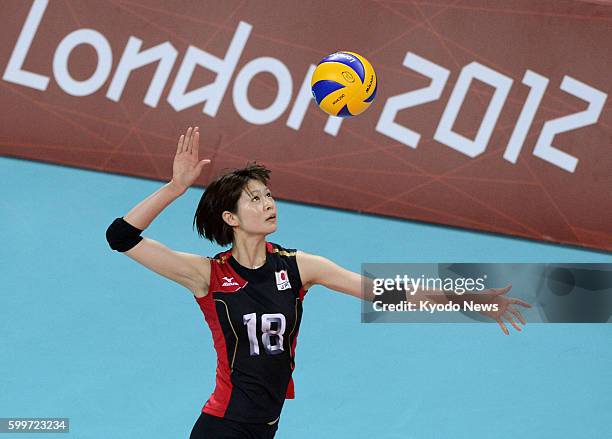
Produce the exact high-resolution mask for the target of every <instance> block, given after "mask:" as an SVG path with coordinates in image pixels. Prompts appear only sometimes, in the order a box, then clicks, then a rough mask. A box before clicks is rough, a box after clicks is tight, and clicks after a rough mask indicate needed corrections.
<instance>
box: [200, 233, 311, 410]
mask: <svg viewBox="0 0 612 439" xmlns="http://www.w3.org/2000/svg"><path fill="white" fill-rule="evenodd" d="M295 254H296V251H295V250H293V249H285V248H282V247H281V246H279V245H277V244H272V243H269V242H267V243H266V262H265V263H264V265H263V266H261V267H259V268H257V269H249V268H246V267H243V266H242V265H240V264H239V263H238V262H237V261H236V260H235V259H234V257H233V256H232V254H231V250H230V251H226V252H223V253H219V254H218V255H216V256H215V258H214V259H211V260H210V266H211V271H210V287H209V291H208V294H207V295H206V296H205V297H202V298H197V297H196V301H197V302H198V304H199V305H200V308H201V309H202V312H203V313H204V318H205V319H206V322H207V323H208V326H209V327H210V330H211V332H212V336H213V343H214V346H215V350H216V351H217V372H216V374H217V377H216V378H217V379H216V386H215V390H214V392H213V394H212V395H211V397H210V398H209V399H208V401H207V402H206V404H205V405H204V407H203V408H202V411H203V412H205V413H208V414H210V415H213V416H218V417H224V418H227V419H231V420H235V421H241V422H272V421H274V420H276V419H277V418H278V417H279V416H280V412H281V409H282V407H283V403H284V401H285V398H290V399H291V398H293V397H294V392H293V380H292V378H291V374H292V372H293V369H294V367H295V363H294V354H295V345H296V341H297V336H298V331H299V328H300V321H301V318H302V300H303V299H304V295H305V294H306V291H304V288H303V286H302V281H301V279H300V273H299V271H298V266H297V262H296V257H295Z"/></svg>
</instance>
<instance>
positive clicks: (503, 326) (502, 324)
mask: <svg viewBox="0 0 612 439" xmlns="http://www.w3.org/2000/svg"><path fill="white" fill-rule="evenodd" d="M497 323H498V324H499V326H500V327H501V328H502V331H504V334H506V335H510V331H508V328H506V325H504V322H502V321H501V319H497Z"/></svg>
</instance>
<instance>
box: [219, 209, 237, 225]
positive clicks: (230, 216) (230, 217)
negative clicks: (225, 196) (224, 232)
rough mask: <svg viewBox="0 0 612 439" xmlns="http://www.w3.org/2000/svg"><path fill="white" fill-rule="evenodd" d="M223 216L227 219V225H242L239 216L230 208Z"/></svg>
mask: <svg viewBox="0 0 612 439" xmlns="http://www.w3.org/2000/svg"><path fill="white" fill-rule="evenodd" d="M221 218H223V221H225V222H226V223H227V225H229V226H231V227H237V226H239V225H240V222H239V221H238V216H237V215H236V214H235V213H232V212H230V211H229V210H226V211H225V212H223V213H222V214H221Z"/></svg>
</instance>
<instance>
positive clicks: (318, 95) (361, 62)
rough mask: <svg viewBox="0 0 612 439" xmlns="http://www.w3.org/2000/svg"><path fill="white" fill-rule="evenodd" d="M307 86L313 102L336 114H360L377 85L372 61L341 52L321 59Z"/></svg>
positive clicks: (346, 115) (370, 101) (365, 107)
mask: <svg viewBox="0 0 612 439" xmlns="http://www.w3.org/2000/svg"><path fill="white" fill-rule="evenodd" d="M310 86H311V87H312V96H313V97H314V99H315V101H316V103H317V105H318V106H319V107H320V108H321V109H322V110H323V111H325V112H326V113H327V114H330V115H332V116H338V117H350V116H356V115H358V114H361V113H363V112H364V111H365V110H366V109H367V108H368V107H369V106H370V104H371V103H372V101H373V100H374V97H376V90H377V88H378V84H377V81H376V73H374V69H373V68H372V64H370V62H369V61H368V60H367V59H365V58H364V57H363V56H361V55H359V54H357V53H355V52H345V51H342V52H336V53H332V54H331V55H329V56H326V57H325V58H323V59H322V60H321V62H320V63H319V64H318V65H317V67H316V68H315V70H314V72H313V74H312V79H311V80H310Z"/></svg>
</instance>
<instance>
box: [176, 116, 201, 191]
mask: <svg viewBox="0 0 612 439" xmlns="http://www.w3.org/2000/svg"><path fill="white" fill-rule="evenodd" d="M199 147H200V131H199V128H198V127H195V128H193V129H192V128H191V127H189V128H188V129H187V132H186V133H185V134H183V135H181V137H180V138H179V141H178V146H177V148H176V155H175V156H174V163H173V165H172V182H173V183H174V184H176V185H177V186H178V187H180V188H182V189H184V190H187V188H188V187H190V186H191V185H192V184H193V183H194V182H195V181H196V180H197V178H198V177H199V176H200V174H201V173H202V168H203V167H204V166H205V165H206V164H208V163H210V160H208V159H204V160H199V161H198V149H199Z"/></svg>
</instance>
